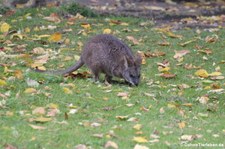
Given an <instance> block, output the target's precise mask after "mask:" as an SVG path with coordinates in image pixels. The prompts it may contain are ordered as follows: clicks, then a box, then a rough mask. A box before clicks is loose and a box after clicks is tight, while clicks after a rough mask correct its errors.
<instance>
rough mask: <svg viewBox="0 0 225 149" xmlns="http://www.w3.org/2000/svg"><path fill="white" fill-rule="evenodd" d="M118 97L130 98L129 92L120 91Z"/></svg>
mask: <svg viewBox="0 0 225 149" xmlns="http://www.w3.org/2000/svg"><path fill="white" fill-rule="evenodd" d="M117 96H118V97H122V99H128V97H129V94H128V93H127V92H119V93H118V94H117Z"/></svg>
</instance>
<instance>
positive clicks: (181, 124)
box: [178, 122, 186, 129]
mask: <svg viewBox="0 0 225 149" xmlns="http://www.w3.org/2000/svg"><path fill="white" fill-rule="evenodd" d="M178 126H179V128H180V129H183V128H184V127H185V126H186V124H185V122H180V123H178Z"/></svg>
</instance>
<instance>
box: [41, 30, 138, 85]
mask: <svg viewBox="0 0 225 149" xmlns="http://www.w3.org/2000/svg"><path fill="white" fill-rule="evenodd" d="M141 61H142V59H141V56H140V55H136V56H134V55H133V53H132V51H131V50H130V48H129V47H128V46H127V45H126V44H125V43H123V42H122V41H121V40H119V39H118V38H116V37H114V36H112V35H109V34H100V35H96V36H94V37H92V38H91V39H90V40H89V41H88V42H87V43H86V44H85V45H84V48H83V51H82V53H81V57H80V59H79V60H78V62H77V63H76V64H75V65H73V66H71V67H69V68H68V69H66V70H58V71H44V72H45V73H48V74H59V75H65V74H69V73H71V72H73V71H75V70H77V69H79V68H80V67H81V66H83V65H84V64H85V65H86V66H87V67H88V68H89V69H90V70H91V72H92V74H93V77H94V80H95V81H98V80H99V75H100V73H104V74H105V81H106V82H109V83H110V82H111V79H112V77H114V76H115V77H119V78H123V79H125V81H126V82H128V83H130V84H131V85H136V86H137V85H138V83H139V81H140V68H141Z"/></svg>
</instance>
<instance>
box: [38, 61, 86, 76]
mask: <svg viewBox="0 0 225 149" xmlns="http://www.w3.org/2000/svg"><path fill="white" fill-rule="evenodd" d="M83 65H84V62H83V61H82V60H81V59H79V60H78V61H77V62H76V64H74V65H73V66H71V67H69V68H67V69H65V70H49V71H42V70H38V69H36V70H35V71H37V72H42V73H46V74H54V75H65V74H69V73H71V72H73V71H75V70H77V69H79V68H80V67H81V66H83Z"/></svg>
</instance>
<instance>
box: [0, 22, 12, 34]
mask: <svg viewBox="0 0 225 149" xmlns="http://www.w3.org/2000/svg"><path fill="white" fill-rule="evenodd" d="M9 29H10V25H9V24H8V23H5V22H4V23H2V24H1V26H0V31H1V32H2V33H6V32H8V31H9Z"/></svg>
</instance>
